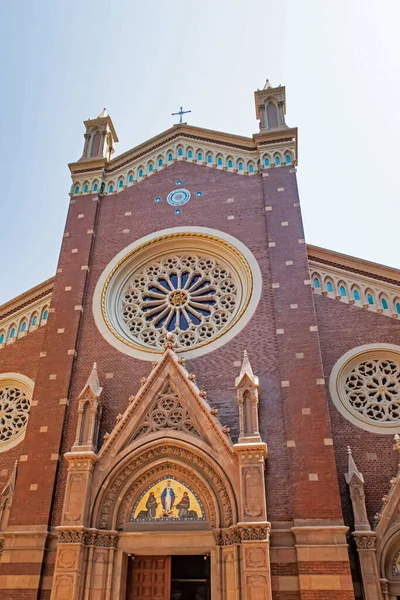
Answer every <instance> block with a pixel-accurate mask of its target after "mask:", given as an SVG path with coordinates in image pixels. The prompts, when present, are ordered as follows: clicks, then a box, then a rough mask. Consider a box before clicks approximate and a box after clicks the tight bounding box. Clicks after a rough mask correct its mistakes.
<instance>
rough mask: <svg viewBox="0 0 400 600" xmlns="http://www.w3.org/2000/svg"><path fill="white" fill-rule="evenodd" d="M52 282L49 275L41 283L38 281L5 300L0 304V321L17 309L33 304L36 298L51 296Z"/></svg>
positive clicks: (52, 278)
mask: <svg viewBox="0 0 400 600" xmlns="http://www.w3.org/2000/svg"><path fill="white" fill-rule="evenodd" d="M53 284H54V277H50V279H46V281H43V283H39V284H38V285H36V286H35V287H33V288H31V289H30V290H27V291H26V292H24V293H23V294H20V295H19V296H16V297H15V298H12V300H9V301H8V302H5V304H2V305H1V306H0V322H1V321H2V320H3V319H6V318H7V317H9V316H11V315H12V314H14V313H17V312H18V311H19V310H22V309H24V308H26V307H27V306H30V305H31V304H34V303H35V302H36V301H37V300H40V299H42V298H45V297H46V296H51V294H52V292H53Z"/></svg>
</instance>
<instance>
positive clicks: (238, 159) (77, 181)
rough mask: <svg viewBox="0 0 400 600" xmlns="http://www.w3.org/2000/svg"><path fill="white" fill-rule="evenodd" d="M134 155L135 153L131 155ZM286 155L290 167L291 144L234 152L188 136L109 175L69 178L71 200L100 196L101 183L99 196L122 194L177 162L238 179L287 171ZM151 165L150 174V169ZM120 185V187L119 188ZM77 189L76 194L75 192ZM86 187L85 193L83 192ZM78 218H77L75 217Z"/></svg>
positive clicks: (230, 148)
mask: <svg viewBox="0 0 400 600" xmlns="http://www.w3.org/2000/svg"><path fill="white" fill-rule="evenodd" d="M179 149H182V155H179V154H178V152H179ZM190 150H191V151H192V157H191V158H189V157H188V156H187V155H188V152H189V151H190ZM199 153H201V155H202V160H201V161H199V160H198V159H197V156H198V154H199ZM132 154H134V150H133V151H132ZM169 154H172V160H171V161H169V160H168V156H169ZM287 154H289V155H290V157H291V159H292V163H293V162H294V161H295V160H296V156H295V145H294V141H290V142H288V141H285V142H279V141H277V142H276V143H275V144H274V146H273V147H271V148H269V149H268V151H266V150H265V148H263V147H261V148H259V149H258V148H257V147H254V149H252V148H249V149H248V150H243V149H240V150H239V149H237V148H234V147H231V146H229V145H228V144H227V145H226V146H225V145H221V144H217V143H213V142H212V140H210V141H204V140H196V139H195V138H193V139H192V138H190V137H187V136H181V137H178V138H176V139H174V141H173V143H170V142H168V141H166V142H164V143H163V144H162V146H160V147H157V148H155V149H153V150H150V151H148V152H146V153H145V155H143V156H140V157H139V158H136V159H134V158H132V161H131V162H129V164H127V165H125V166H123V167H121V168H120V169H116V170H115V171H114V172H113V173H112V174H110V175H109V176H107V174H104V175H99V173H97V174H95V175H93V176H88V173H85V174H79V173H78V174H72V178H73V183H72V186H71V190H70V195H71V196H76V195H87V194H92V193H99V192H100V189H101V185H102V183H104V186H105V189H104V192H103V194H102V195H104V196H106V195H108V194H111V195H112V194H118V193H119V192H122V191H124V190H125V189H126V188H127V187H130V186H132V185H135V184H137V183H140V182H141V181H144V180H145V179H147V178H148V177H151V176H152V175H155V174H156V173H157V172H159V171H161V170H163V169H165V168H166V167H168V166H170V165H173V164H175V163H176V162H178V161H184V162H188V163H193V164H198V165H201V166H204V167H208V168H214V169H218V170H220V171H227V172H230V173H235V174H237V175H249V176H252V175H259V174H260V173H261V171H262V170H263V169H270V168H280V167H287V166H288V164H287V163H286V161H285V156H286V155H287ZM208 156H211V157H212V161H211V162H208V161H207V157H208ZM276 157H279V158H280V164H279V165H276V164H275V158H276ZM266 158H268V160H269V165H268V166H265V164H264V161H265V159H266ZM160 159H162V161H163V164H162V166H161V167H160V166H159V165H158V161H159V160H160ZM218 159H221V160H222V164H218ZM118 160H119V157H117V158H115V159H114V160H113V161H112V163H110V164H109V165H108V167H109V168H110V167H113V166H114V165H113V163H114V161H115V162H116V161H118ZM229 161H232V167H229V166H228V165H229V164H230V162H229ZM240 163H242V165H243V169H241V170H239V164H240ZM150 165H151V170H149V169H150ZM140 171H142V175H141V176H139V172H140ZM130 175H133V180H132V181H131V182H130V181H129V178H130ZM120 182H121V183H122V185H121V186H120ZM95 183H97V186H98V187H97V189H96V190H95V191H93V186H94V184H95ZM110 185H112V186H113V191H112V192H109V191H108V190H109V186H110ZM77 186H78V191H77V192H75V190H76V188H77ZM85 186H87V191H83V190H84V189H85ZM78 218H79V217H78Z"/></svg>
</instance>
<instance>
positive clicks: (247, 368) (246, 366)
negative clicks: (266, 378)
mask: <svg viewBox="0 0 400 600" xmlns="http://www.w3.org/2000/svg"><path fill="white" fill-rule="evenodd" d="M245 375H247V376H248V377H249V378H250V379H251V381H252V382H253V383H254V385H255V386H257V387H258V377H256V376H255V375H254V373H253V369H252V368H251V364H250V360H249V355H248V353H247V350H243V360H242V367H241V369H240V373H239V377H236V380H235V385H236V387H237V386H238V385H239V384H240V382H241V381H242V379H243V377H244V376H245Z"/></svg>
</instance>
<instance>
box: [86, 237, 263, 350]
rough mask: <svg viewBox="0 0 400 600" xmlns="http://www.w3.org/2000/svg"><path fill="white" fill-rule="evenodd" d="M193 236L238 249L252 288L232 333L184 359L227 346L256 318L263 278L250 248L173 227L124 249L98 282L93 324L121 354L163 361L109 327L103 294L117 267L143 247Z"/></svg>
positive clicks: (235, 241)
mask: <svg viewBox="0 0 400 600" xmlns="http://www.w3.org/2000/svg"><path fill="white" fill-rule="evenodd" d="M190 233H193V234H203V235H208V236H211V237H212V238H213V240H215V243H216V244H217V243H218V240H221V242H227V243H228V244H230V245H231V246H233V248H235V249H236V250H237V251H238V252H239V253H240V254H241V255H242V256H243V257H244V259H245V261H247V264H248V266H249V268H250V271H251V274H252V278H253V282H252V284H253V285H252V291H251V296H250V298H249V300H248V304H247V307H246V308H245V310H244V312H243V314H241V316H240V318H239V319H238V320H237V321H236V322H234V324H233V326H232V327H231V328H230V329H229V330H227V331H226V333H222V335H221V336H220V337H217V338H216V339H214V340H212V341H210V342H209V343H207V344H206V345H204V346H200V347H197V348H194V349H193V350H190V349H189V350H185V351H184V356H185V358H188V359H191V358H195V357H197V356H203V355H204V354H208V353H209V352H212V351H213V350H215V349H217V348H219V347H221V346H223V345H224V344H225V343H227V342H228V341H230V340H231V339H232V338H233V337H235V336H236V335H237V334H238V333H239V332H240V331H241V330H242V329H243V328H244V327H245V325H247V323H248V322H249V320H250V319H251V317H252V316H253V314H254V312H255V310H256V308H257V305H258V302H259V300H260V297H261V289H262V276H261V271H260V268H259V266H258V263H257V260H256V259H255V257H254V255H253V254H252V253H251V251H250V250H249V249H248V248H247V246H245V245H244V244H243V243H242V242H241V241H239V240H238V239H237V238H234V237H233V236H231V235H229V234H227V233H224V232H222V231H218V230H216V229H211V228H208V227H173V228H169V229H163V230H161V231H156V232H154V233H151V234H149V235H147V236H145V237H143V238H141V239H139V240H136V241H135V242H133V243H132V244H130V245H129V246H127V247H126V248H124V249H123V250H122V251H121V252H119V253H118V254H117V255H116V256H115V257H114V258H113V259H112V260H111V262H110V263H109V264H108V265H107V267H106V268H105V269H104V271H103V273H102V274H101V276H100V278H99V280H98V282H97V285H96V288H95V291H94V295H93V305H92V306H93V316H94V320H95V323H96V325H97V328H98V329H99V331H100V333H101V334H102V336H103V337H104V338H105V339H106V340H107V341H108V342H109V343H110V344H111V345H112V346H114V347H115V348H117V350H119V351H120V352H122V353H124V354H127V355H129V356H133V357H135V358H139V359H142V360H147V361H154V360H157V359H159V358H160V353H159V352H152V351H142V350H140V349H138V348H135V347H132V346H130V345H128V344H127V343H124V342H123V341H122V340H121V339H119V338H118V337H116V335H115V334H114V333H113V332H112V331H111V330H110V328H109V327H108V325H107V323H106V321H105V319H104V316H103V311H102V294H103V289H104V286H105V285H106V282H107V280H108V278H109V276H110V275H111V273H112V272H113V270H114V268H115V267H117V265H119V263H120V262H121V261H122V260H123V259H124V258H125V257H126V256H127V255H128V254H130V253H132V252H133V251H134V250H136V249H138V248H139V247H140V246H142V245H144V244H146V243H148V242H151V241H153V240H154V241H155V240H157V239H158V238H162V237H165V236H168V235H175V234H190ZM219 251H220V252H221V255H222V254H223V252H224V245H223V244H221V248H220V249H219Z"/></svg>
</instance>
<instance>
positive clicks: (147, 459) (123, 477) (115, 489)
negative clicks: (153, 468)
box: [96, 444, 233, 529]
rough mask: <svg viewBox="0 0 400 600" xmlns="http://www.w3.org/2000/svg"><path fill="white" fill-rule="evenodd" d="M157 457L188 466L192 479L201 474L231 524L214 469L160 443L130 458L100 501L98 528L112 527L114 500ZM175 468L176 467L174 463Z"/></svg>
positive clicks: (225, 497) (228, 504) (221, 484)
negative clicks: (194, 474)
mask: <svg viewBox="0 0 400 600" xmlns="http://www.w3.org/2000/svg"><path fill="white" fill-rule="evenodd" d="M160 458H165V460H166V461H168V459H169V460H173V459H175V460H176V461H179V462H184V463H187V464H188V465H190V467H191V468H190V470H188V471H187V472H188V473H189V472H191V474H192V476H193V473H194V472H196V471H198V472H199V473H201V475H202V476H203V477H204V478H206V479H207V481H208V483H209V486H210V488H211V489H212V490H213V491H214V493H215V495H216V497H217V498H218V502H219V505H220V507H221V513H222V514H221V516H222V520H223V523H224V525H226V526H229V525H231V524H232V522H233V511H232V505H231V501H230V498H229V495H228V492H227V489H226V487H225V484H224V482H223V481H222V479H221V477H220V476H219V475H218V473H217V472H216V471H215V469H214V468H213V467H212V466H211V465H210V464H209V463H208V462H206V461H205V460H204V459H203V458H201V457H200V456H198V455H197V454H195V453H193V452H191V451H189V450H187V449H186V448H182V447H180V446H173V445H167V444H163V445H161V446H157V447H154V448H152V449H150V450H147V451H145V452H143V453H142V454H140V455H139V456H137V457H136V458H134V459H132V460H131V461H130V462H129V463H128V464H127V465H125V467H124V468H123V469H122V470H121V471H120V472H119V473H118V474H117V476H116V477H115V478H114V479H113V480H112V482H111V483H110V484H109V486H108V487H107V489H106V491H105V494H104V496H103V498H102V499H101V508H100V511H99V516H98V519H97V524H96V526H97V527H98V528H99V529H109V528H110V527H112V526H113V524H112V523H111V521H112V516H113V514H114V509H115V506H116V504H117V498H118V497H119V496H120V494H121V491H122V488H123V487H124V485H125V484H126V482H127V481H128V480H129V479H131V478H132V477H134V476H135V474H136V473H137V472H138V470H139V469H142V468H143V467H145V466H146V465H150V464H151V463H156V462H159V461H160ZM174 466H175V468H177V465H176V464H175V465H174ZM179 468H182V469H184V468H185V467H184V466H183V465H182V466H181V467H179ZM155 474H156V473H155V472H153V473H152V475H155ZM141 483H143V482H141ZM120 514H121V513H120ZM119 522H120V521H119Z"/></svg>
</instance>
